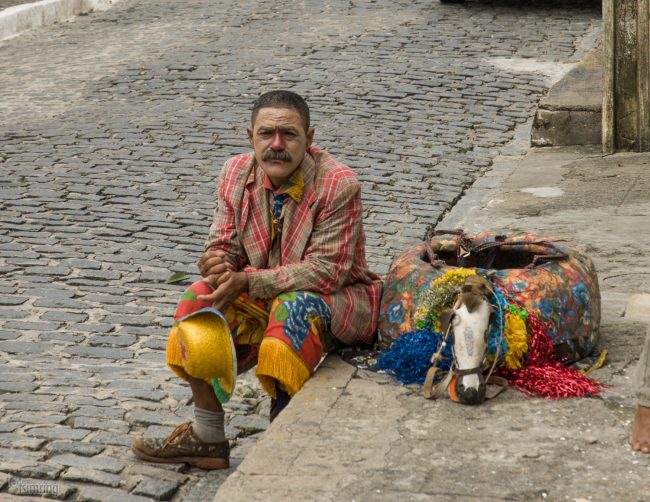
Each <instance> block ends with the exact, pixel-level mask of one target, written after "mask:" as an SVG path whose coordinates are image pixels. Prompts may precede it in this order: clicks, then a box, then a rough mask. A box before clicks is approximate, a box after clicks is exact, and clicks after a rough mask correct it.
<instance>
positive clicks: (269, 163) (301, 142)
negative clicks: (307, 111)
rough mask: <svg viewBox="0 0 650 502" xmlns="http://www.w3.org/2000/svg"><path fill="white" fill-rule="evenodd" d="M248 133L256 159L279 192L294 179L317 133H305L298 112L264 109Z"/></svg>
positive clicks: (291, 109) (289, 109)
mask: <svg viewBox="0 0 650 502" xmlns="http://www.w3.org/2000/svg"><path fill="white" fill-rule="evenodd" d="M247 132H248V141H250V144H251V145H252V147H253V149H254V150H255V159H256V160H257V163H258V164H259V165H260V167H261V168H262V170H263V171H264V172H265V173H266V175H267V176H268V178H269V180H270V181H271V183H272V184H273V186H274V187H275V188H278V187H280V186H281V185H282V184H283V183H284V182H285V181H287V180H288V179H289V178H290V177H291V175H292V174H293V172H294V171H295V170H296V169H297V168H298V166H299V165H300V163H301V162H302V159H303V157H304V156H305V150H306V149H307V148H308V147H309V146H311V142H312V140H313V138H314V129H313V128H310V129H309V130H308V131H305V127H304V125H303V123H302V120H301V118H300V113H298V110H295V109H294V108H262V109H260V110H259V111H258V112H257V117H255V123H254V124H253V127H252V129H251V128H250V127H249V128H247Z"/></svg>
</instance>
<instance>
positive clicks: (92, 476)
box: [61, 466, 122, 488]
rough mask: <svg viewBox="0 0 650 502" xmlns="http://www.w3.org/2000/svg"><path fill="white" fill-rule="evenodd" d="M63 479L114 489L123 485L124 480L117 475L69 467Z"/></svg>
mask: <svg viewBox="0 0 650 502" xmlns="http://www.w3.org/2000/svg"><path fill="white" fill-rule="evenodd" d="M61 479H65V480H68V481H81V482H85V483H94V484H98V485H103V486H111V487H113V488H116V487H118V486H120V484H121V483H122V478H121V477H120V476H118V475H116V474H111V473H110V472H106V471H102V470H97V469H92V468H90V467H83V466H73V467H69V468H68V469H66V470H65V472H63V474H61Z"/></svg>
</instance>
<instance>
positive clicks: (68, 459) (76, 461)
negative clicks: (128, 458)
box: [49, 453, 126, 474]
mask: <svg viewBox="0 0 650 502" xmlns="http://www.w3.org/2000/svg"><path fill="white" fill-rule="evenodd" d="M49 461H50V462H54V463H55V464H60V465H64V466H66V467H82V468H90V469H96V470H100V471H106V472H111V473H113V474H118V473H120V472H121V471H122V470H124V467H126V464H125V463H124V462H120V461H119V460H115V459H113V458H108V457H99V456H96V457H84V456H79V455H75V454H73V453H65V454H63V455H56V456H54V457H51V458H50V459H49Z"/></svg>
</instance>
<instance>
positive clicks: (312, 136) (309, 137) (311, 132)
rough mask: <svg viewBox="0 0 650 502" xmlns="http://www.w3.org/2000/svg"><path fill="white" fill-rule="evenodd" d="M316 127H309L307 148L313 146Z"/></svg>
mask: <svg viewBox="0 0 650 502" xmlns="http://www.w3.org/2000/svg"><path fill="white" fill-rule="evenodd" d="M314 132H315V131H314V128H313V127H310V128H309V129H307V148H309V147H310V146H311V143H312V141H314Z"/></svg>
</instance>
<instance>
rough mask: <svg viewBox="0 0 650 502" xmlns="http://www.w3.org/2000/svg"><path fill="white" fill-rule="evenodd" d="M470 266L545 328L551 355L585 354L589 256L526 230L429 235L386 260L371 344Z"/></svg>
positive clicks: (413, 325)
mask: <svg viewBox="0 0 650 502" xmlns="http://www.w3.org/2000/svg"><path fill="white" fill-rule="evenodd" d="M460 268H462V269H468V268H469V269H475V270H476V273H478V274H480V275H482V276H484V277H486V278H487V279H489V281H490V282H491V283H492V285H493V286H494V288H495V289H496V290H498V291H500V292H501V294H503V296H505V297H506V298H507V300H508V301H509V302H510V303H513V304H516V305H518V306H520V307H521V308H523V309H525V310H526V311H528V312H530V313H531V314H533V315H535V316H536V317H537V318H538V319H539V320H540V321H542V322H543V323H544V325H545V326H546V330H547V332H548V335H549V336H550V338H551V340H552V343H553V355H554V357H555V358H556V359H557V360H558V361H562V362H563V363H564V364H567V363H571V362H574V361H578V360H580V359H582V358H584V357H586V356H588V355H589V354H590V353H591V352H592V351H593V349H594V347H595V345H596V343H597V341H598V334H599V325H600V290H599V288H598V279H597V275H596V269H595V267H594V264H593V262H592V260H591V259H590V258H589V257H588V256H587V255H586V254H585V253H584V252H582V251H580V250H579V249H576V248H574V247H572V246H570V245H569V244H568V243H566V242H565V241H563V240H559V239H554V238H551V237H542V236H539V235H534V234H530V233H509V234H501V235H495V234H493V233H490V232H480V233H463V232H462V231H461V230H454V231H436V232H432V233H429V234H428V235H427V238H426V239H425V242H424V243H422V244H420V245H417V246H414V247H412V248H410V249H408V250H406V251H405V252H404V253H402V254H401V255H400V256H398V257H397V258H396V259H395V260H394V261H393V263H392V265H391V267H390V270H389V272H388V274H387V276H386V278H385V280H384V288H383V296H382V301H381V305H380V313H379V332H378V344H379V348H380V349H382V350H386V349H388V348H390V347H391V345H392V344H393V342H395V340H397V339H398V338H399V337H400V335H401V334H403V333H409V332H413V331H415V330H417V329H418V322H419V320H421V319H423V318H425V317H426V315H427V312H426V310H427V309H429V308H430V305H429V304H430V303H431V298H430V296H431V292H430V290H431V285H432V283H433V282H434V281H435V280H436V279H439V278H441V276H443V275H444V274H446V273H448V272H449V271H450V270H454V269H460Z"/></svg>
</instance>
